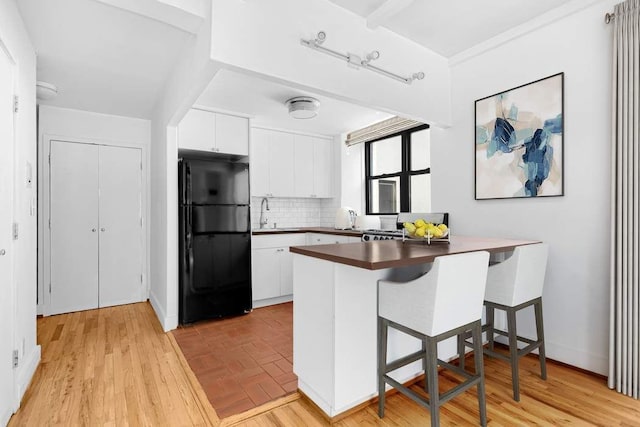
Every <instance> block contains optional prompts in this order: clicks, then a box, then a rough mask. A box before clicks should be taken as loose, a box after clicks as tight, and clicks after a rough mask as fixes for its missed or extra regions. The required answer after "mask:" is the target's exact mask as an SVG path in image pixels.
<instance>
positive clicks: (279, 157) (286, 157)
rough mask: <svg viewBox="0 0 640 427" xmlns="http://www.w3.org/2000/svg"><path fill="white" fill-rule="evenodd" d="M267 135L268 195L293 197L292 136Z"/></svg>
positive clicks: (274, 133) (273, 132)
mask: <svg viewBox="0 0 640 427" xmlns="http://www.w3.org/2000/svg"><path fill="white" fill-rule="evenodd" d="M269 133H270V135H269V147H270V150H269V194H271V195H273V196H274V197H293V196H295V193H294V185H293V181H294V174H293V162H294V161H293V134H290V133H285V132H276V131H269Z"/></svg>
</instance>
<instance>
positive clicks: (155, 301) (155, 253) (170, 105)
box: [149, 2, 218, 331]
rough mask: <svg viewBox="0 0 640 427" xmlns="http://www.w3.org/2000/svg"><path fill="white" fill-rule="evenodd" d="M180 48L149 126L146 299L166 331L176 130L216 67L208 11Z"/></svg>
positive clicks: (170, 325) (174, 301)
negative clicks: (148, 275) (149, 178)
mask: <svg viewBox="0 0 640 427" xmlns="http://www.w3.org/2000/svg"><path fill="white" fill-rule="evenodd" d="M206 6H207V11H206V14H205V22H203V24H202V27H201V29H200V31H199V32H198V34H196V35H195V36H194V37H193V38H192V39H191V40H189V42H188V44H187V45H186V46H185V47H184V50H183V55H182V57H180V58H179V59H178V60H177V61H176V67H175V69H174V70H173V72H172V73H171V76H170V77H169V79H168V81H167V83H166V85H165V90H164V92H163V93H162V95H161V96H160V97H159V99H158V102H157V104H156V106H155V108H154V112H153V117H152V121H151V141H152V143H151V218H150V220H151V224H150V229H151V277H150V279H151V280H150V285H151V286H150V290H149V299H150V301H151V305H152V306H153V308H154V310H155V312H156V315H157V316H158V319H159V320H160V323H161V324H162V327H163V329H164V330H165V331H168V330H171V329H175V328H176V327H177V325H178V146H177V125H178V123H179V122H180V120H181V119H182V117H183V116H184V114H186V112H187V110H188V109H189V108H191V106H192V105H193V103H194V102H195V101H196V99H197V98H198V96H200V94H201V93H202V92H203V90H204V89H205V88H206V86H207V84H209V82H210V81H211V79H212V78H213V76H215V73H216V72H217V70H218V67H216V65H215V64H214V63H213V61H211V10H210V4H209V3H208V2H207V4H206Z"/></svg>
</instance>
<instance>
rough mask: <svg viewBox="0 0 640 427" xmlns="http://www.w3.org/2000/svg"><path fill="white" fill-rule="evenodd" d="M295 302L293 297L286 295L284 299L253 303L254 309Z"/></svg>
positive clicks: (268, 299)
mask: <svg viewBox="0 0 640 427" xmlns="http://www.w3.org/2000/svg"><path fill="white" fill-rule="evenodd" d="M290 301H293V295H285V296H282V297H275V298H267V299H261V300H257V301H253V308H260V307H267V306H269V305H276V304H282V303H285V302H290Z"/></svg>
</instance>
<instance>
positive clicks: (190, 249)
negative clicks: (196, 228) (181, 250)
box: [185, 208, 193, 281]
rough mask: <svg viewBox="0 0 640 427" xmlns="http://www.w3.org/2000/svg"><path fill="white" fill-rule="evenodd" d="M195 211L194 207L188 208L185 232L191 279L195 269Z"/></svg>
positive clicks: (188, 274) (188, 268)
mask: <svg viewBox="0 0 640 427" xmlns="http://www.w3.org/2000/svg"><path fill="white" fill-rule="evenodd" d="M192 216H193V213H192V209H191V208H189V209H187V224H186V233H185V237H186V246H187V250H186V251H185V252H186V255H187V260H186V261H187V262H186V268H187V271H186V273H187V276H189V279H190V280H189V281H191V272H192V271H193V226H192V221H193V218H192Z"/></svg>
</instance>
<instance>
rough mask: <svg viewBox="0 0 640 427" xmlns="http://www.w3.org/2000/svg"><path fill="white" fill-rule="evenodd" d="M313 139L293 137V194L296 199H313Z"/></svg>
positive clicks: (301, 136)
mask: <svg viewBox="0 0 640 427" xmlns="http://www.w3.org/2000/svg"><path fill="white" fill-rule="evenodd" d="M313 143H314V138H312V137H310V136H306V135H295V136H294V148H293V151H294V161H293V164H294V175H295V179H294V192H295V196H296V197H314V194H315V193H314V189H313V181H314V167H315V165H314V163H315V162H314V161H313V151H314V147H313Z"/></svg>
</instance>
